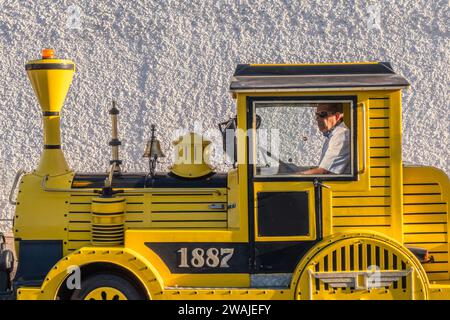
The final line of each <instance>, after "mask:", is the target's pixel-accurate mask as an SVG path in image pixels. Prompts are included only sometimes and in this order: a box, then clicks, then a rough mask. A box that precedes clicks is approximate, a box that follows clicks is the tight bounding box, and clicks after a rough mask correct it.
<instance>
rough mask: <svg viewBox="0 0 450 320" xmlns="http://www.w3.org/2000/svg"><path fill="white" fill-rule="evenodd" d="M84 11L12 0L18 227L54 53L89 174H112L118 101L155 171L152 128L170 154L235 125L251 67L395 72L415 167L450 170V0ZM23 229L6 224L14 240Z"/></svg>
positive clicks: (10, 100)
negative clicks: (195, 133)
mask: <svg viewBox="0 0 450 320" xmlns="http://www.w3.org/2000/svg"><path fill="white" fill-rule="evenodd" d="M73 4H75V1H19V0H0V57H1V61H0V97H1V99H0V119H1V127H0V128H1V129H0V190H1V192H0V213H1V217H2V218H3V219H5V218H12V216H13V209H14V208H13V207H12V206H11V205H9V204H8V202H7V196H8V193H9V189H10V187H11V185H12V181H13V178H14V175H15V172H16V171H17V170H18V169H21V168H24V169H26V170H32V169H33V168H34V167H35V166H36V164H37V162H38V159H39V156H40V152H41V148H42V130H41V118H40V109H39V107H38V105H37V102H36V99H35V97H34V93H33V91H32V88H31V86H30V85H29V82H28V79H27V77H26V73H25V70H24V65H25V63H26V62H27V61H28V60H31V59H35V58H39V55H40V50H41V48H43V47H51V48H54V49H55V50H56V54H57V56H58V57H62V58H70V59H72V60H73V61H75V62H76V63H77V72H76V75H75V78H74V81H73V84H72V87H71V89H70V91H69V94H68V97H67V100H66V103H65V107H64V109H63V112H62V141H63V150H64V152H65V155H66V158H67V160H68V162H69V164H70V165H71V167H72V168H73V169H74V170H77V171H105V170H106V166H107V163H108V161H109V158H110V150H109V148H108V146H107V142H108V140H109V134H110V133H109V132H110V129H109V128H110V122H109V115H108V114H107V110H108V109H109V107H110V103H111V100H112V99H115V100H116V101H117V103H118V107H119V108H120V110H121V114H120V119H119V130H120V138H121V140H122V141H123V147H122V149H121V157H122V158H123V160H124V167H125V169H126V170H128V171H145V170H147V165H146V162H145V161H143V159H142V157H141V156H142V152H143V148H144V142H145V140H146V139H147V138H148V137H149V135H150V124H151V123H156V124H157V125H158V134H159V138H160V139H161V141H162V145H163V147H164V149H165V151H166V153H167V154H170V152H171V150H172V149H171V144H170V141H171V140H172V139H173V138H174V134H173V131H174V130H175V129H176V128H179V127H186V128H189V129H194V122H195V121H197V127H199V126H200V124H201V126H202V127H203V129H204V130H207V129H211V130H214V129H215V128H217V125H216V124H217V123H218V122H220V121H223V120H226V119H227V118H228V117H229V116H232V115H233V114H234V112H235V106H234V102H233V100H232V99H231V97H230V95H229V94H228V86H229V79H230V77H231V75H232V73H233V71H234V68H235V66H236V64H237V63H294V62H298V63H301V62H327V61H335V62H340V61H390V62H392V63H393V65H394V68H395V70H396V71H397V72H398V73H400V74H402V75H403V76H405V77H406V78H407V79H408V80H409V81H410V82H411V84H412V87H411V88H410V89H409V90H408V91H406V92H404V95H403V107H404V109H403V131H404V136H403V143H404V148H403V156H404V160H405V161H411V162H414V163H419V164H428V165H432V166H436V167H438V168H441V169H443V170H444V171H445V172H447V174H449V173H450V166H449V160H448V158H449V150H448V141H449V120H450V119H449V103H448V87H449V52H450V48H449V46H450V44H449V25H448V21H449V15H450V10H449V3H448V1H445V0H433V1H425V0H421V1H417V0H403V1H362V0H358V1H356V0H353V1H352V0H349V1H339V0H334V1H316V0H305V1H300V0H281V1H263V0H260V1H259V0H223V1H204V0H189V1H175V0H173V1H170V0H169V1H167V0H156V1H128V2H125V1H117V0H114V1H112V0H111V1H87V0H82V1H76V5H77V6H78V8H79V11H80V12H79V13H80V15H79V17H80V20H79V22H80V24H79V25H77V22H78V21H77V20H78V19H77V18H76V14H77V10H74V9H73V8H74V7H72V9H71V10H68V8H69V7H70V6H71V5H73ZM371 5H378V6H379V9H380V10H379V11H377V10H375V11H374V10H372V9H371V8H372V7H370V8H369V6H371ZM377 12H378V13H379V27H380V28H378V27H377V26H378V24H377V22H378V20H377V19H373V18H374V17H376V16H377V14H376V13H377ZM74 15H75V17H74ZM74 19H75V20H74ZM78 26H79V27H80V28H73V27H78ZM217 143H218V144H219V146H220V143H221V142H220V141H217ZM10 226H11V223H10V222H7V221H0V230H1V229H3V230H5V229H8V228H9V227H10Z"/></svg>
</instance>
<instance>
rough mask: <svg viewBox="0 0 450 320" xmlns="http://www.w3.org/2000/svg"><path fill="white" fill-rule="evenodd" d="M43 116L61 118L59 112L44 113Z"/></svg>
mask: <svg viewBox="0 0 450 320" xmlns="http://www.w3.org/2000/svg"><path fill="white" fill-rule="evenodd" d="M42 115H43V116H44V117H51V116H59V112H57V111H43V112H42Z"/></svg>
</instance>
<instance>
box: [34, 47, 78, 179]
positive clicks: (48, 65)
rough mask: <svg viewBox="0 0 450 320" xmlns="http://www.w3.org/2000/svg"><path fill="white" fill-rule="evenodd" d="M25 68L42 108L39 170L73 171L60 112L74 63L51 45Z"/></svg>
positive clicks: (51, 172)
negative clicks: (65, 151) (63, 139)
mask: <svg viewBox="0 0 450 320" xmlns="http://www.w3.org/2000/svg"><path fill="white" fill-rule="evenodd" d="M25 69H26V71H27V74H28V78H29V79H30V82H31V85H32V87H33V89H34V93H35V94H36V97H37V100H38V101H39V104H40V106H41V109H42V116H43V124H44V150H43V152H42V155H41V160H40V163H39V166H38V167H37V169H36V171H35V172H36V174H37V175H40V176H44V175H49V176H57V175H61V174H64V173H67V172H69V171H70V169H69V166H68V165H67V162H66V160H65V158H64V154H63V153H62V151H61V133H60V112H61V109H62V106H63V104H64V100H65V98H66V95H67V92H68V91H69V87H70V84H71V83H72V78H73V74H74V72H75V63H73V62H72V61H70V60H61V59H55V58H54V52H53V50H51V49H44V50H42V59H39V60H32V61H29V62H28V63H27V64H26V65H25Z"/></svg>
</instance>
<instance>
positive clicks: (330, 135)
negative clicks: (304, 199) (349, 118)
mask: <svg viewBox="0 0 450 320" xmlns="http://www.w3.org/2000/svg"><path fill="white" fill-rule="evenodd" d="M316 121H317V126H318V127H319V130H320V131H321V132H322V134H323V135H324V136H325V143H324V144H323V147H322V154H321V156H320V161H319V166H318V167H317V168H312V169H309V170H306V171H302V172H300V174H345V173H350V130H349V129H348V128H347V126H346V125H345V123H344V105H343V104H342V103H319V104H317V105H316Z"/></svg>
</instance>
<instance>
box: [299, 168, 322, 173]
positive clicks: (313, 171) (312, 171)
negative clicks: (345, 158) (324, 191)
mask: <svg viewBox="0 0 450 320" xmlns="http://www.w3.org/2000/svg"><path fill="white" fill-rule="evenodd" d="M299 173H300V174H329V173H330V171H328V170H326V169H324V168H312V169H309V170H306V171H300V172H299Z"/></svg>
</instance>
